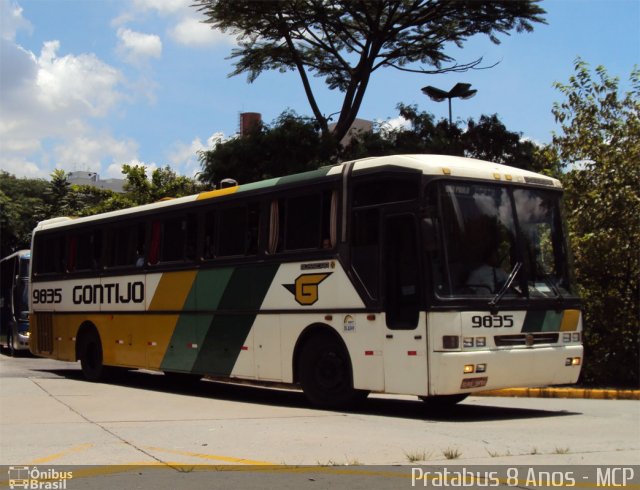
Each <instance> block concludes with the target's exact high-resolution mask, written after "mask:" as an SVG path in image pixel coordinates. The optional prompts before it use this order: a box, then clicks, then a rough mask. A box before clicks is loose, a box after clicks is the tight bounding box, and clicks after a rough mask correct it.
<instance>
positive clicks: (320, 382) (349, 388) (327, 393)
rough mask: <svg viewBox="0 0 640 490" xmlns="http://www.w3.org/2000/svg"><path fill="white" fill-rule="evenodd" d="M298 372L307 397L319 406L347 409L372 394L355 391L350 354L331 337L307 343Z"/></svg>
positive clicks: (303, 348) (324, 336)
mask: <svg viewBox="0 0 640 490" xmlns="http://www.w3.org/2000/svg"><path fill="white" fill-rule="evenodd" d="M298 373H299V379H300V384H301V385H302V390H303V391H304V394H305V396H306V397H307V399H308V400H309V401H310V402H311V404H312V405H315V406H317V407H322V408H330V409H338V408H348V407H351V406H353V405H355V404H357V403H358V402H362V401H363V400H364V399H365V398H366V397H367V395H368V394H369V392H367V391H362V390H356V389H354V388H353V376H352V371H351V360H350V359H349V354H348V352H347V351H346V349H345V348H344V346H343V344H342V343H341V342H340V341H339V340H338V339H336V338H335V337H334V336H332V335H328V334H319V335H314V336H313V337H312V338H310V339H308V340H307V341H306V342H305V344H304V345H303V346H302V350H301V351H300V360H299V362H298Z"/></svg>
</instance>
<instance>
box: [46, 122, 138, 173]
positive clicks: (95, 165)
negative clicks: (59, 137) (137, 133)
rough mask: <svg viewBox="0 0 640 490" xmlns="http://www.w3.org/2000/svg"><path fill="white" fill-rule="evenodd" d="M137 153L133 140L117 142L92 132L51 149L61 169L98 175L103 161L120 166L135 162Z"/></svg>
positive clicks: (106, 135)
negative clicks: (96, 173)
mask: <svg viewBox="0 0 640 490" xmlns="http://www.w3.org/2000/svg"><path fill="white" fill-rule="evenodd" d="M137 152H138V145H137V143H136V142H134V141H133V140H117V139H115V138H114V137H113V136H111V135H109V134H101V133H99V132H94V131H92V132H89V133H87V134H84V135H81V136H77V137H75V138H69V139H66V140H65V141H64V142H62V143H60V144H59V145H56V146H55V148H54V149H53V153H54V155H55V157H56V161H57V162H61V166H62V168H64V169H66V170H84V171H87V172H98V173H100V170H101V168H102V163H103V162H104V161H105V160H106V161H107V163H108V164H109V165H118V166H121V165H122V164H123V163H129V162H130V161H132V160H135V158H136V155H137Z"/></svg>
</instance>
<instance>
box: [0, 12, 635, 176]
mask: <svg viewBox="0 0 640 490" xmlns="http://www.w3.org/2000/svg"><path fill="white" fill-rule="evenodd" d="M191 3H192V0H59V1H53V0H0V42H1V45H0V170H4V171H7V172H9V173H11V174H14V175H16V176H19V177H42V178H48V177H49V176H50V174H51V172H52V171H53V170H55V169H57V168H61V169H63V170H65V171H67V172H69V171H78V170H81V171H90V172H98V173H99V174H100V177H101V178H103V179H106V178H119V177H122V174H121V172H120V169H121V166H122V164H125V163H129V164H141V165H145V166H147V167H148V168H149V169H153V168H157V167H163V166H165V165H169V166H170V167H171V168H172V169H174V170H175V171H176V172H178V173H179V174H182V175H187V176H194V175H195V174H196V173H197V172H198V171H199V170H200V165H199V163H198V159H197V154H198V151H201V150H204V149H207V148H210V147H212V145H214V144H215V142H216V141H218V140H220V139H221V138H222V139H224V138H229V137H232V136H233V135H234V134H236V133H237V131H238V130H239V114H240V113H241V112H259V113H261V114H262V117H263V120H264V121H265V122H267V123H269V122H272V121H273V120H274V119H275V118H276V117H277V116H278V115H279V114H281V113H282V112H283V111H284V110H287V109H289V110H293V111H295V112H296V113H298V114H300V115H307V116H309V115H311V114H312V113H311V110H310V108H309V105H308V102H307V99H306V97H305V95H304V91H303V89H302V85H301V83H300V80H299V77H298V75H297V73H295V72H288V73H285V74H281V73H278V72H265V73H263V74H262V75H261V76H260V77H259V78H258V79H257V80H256V81H255V82H253V83H252V84H249V83H248V82H247V79H246V76H244V75H240V76H235V77H231V78H229V77H228V74H229V73H230V72H231V71H232V62H231V61H230V60H229V59H227V58H228V56H229V54H230V52H231V50H232V49H233V47H234V46H235V38H234V37H232V36H230V35H228V34H224V33H221V32H218V31H214V30H212V29H211V28H210V27H209V26H207V25H205V24H203V23H202V22H201V20H202V18H203V17H202V14H200V13H198V12H197V10H196V9H195V8H193V7H191V6H190V5H191ZM540 5H541V6H542V7H543V8H544V9H545V10H546V11H547V14H546V16H545V18H546V20H547V25H543V24H536V25H535V27H534V30H533V32H531V33H515V32H513V33H512V34H511V35H510V36H506V35H502V36H500V40H501V44H499V45H495V44H493V43H491V42H490V41H489V40H488V39H487V38H486V36H476V37H473V38H470V39H469V40H468V41H467V42H466V43H465V44H464V46H463V47H462V48H457V47H455V46H453V47H451V48H449V49H447V51H446V52H447V54H449V55H450V56H452V57H453V58H455V59H456V60H457V61H458V62H459V63H465V62H469V61H473V60H475V59H476V58H478V57H483V60H484V63H485V64H486V65H492V64H494V63H498V64H497V65H496V66H495V67H494V68H491V69H487V70H475V71H469V72H466V73H451V74H444V75H418V74H409V73H403V72H399V71H396V70H394V69H392V68H390V69H385V70H379V71H377V72H375V74H374V75H373V78H372V80H371V83H370V85H369V88H368V90H367V93H366V95H365V99H364V102H363V104H362V107H361V110H360V113H359V115H358V117H359V118H363V119H369V120H374V121H389V123H390V124H399V123H402V121H399V120H398V111H397V109H396V107H397V105H398V103H404V104H415V105H417V106H418V109H420V110H424V111H428V112H431V113H433V114H434V115H435V116H436V117H437V118H442V117H448V107H447V103H446V102H443V103H436V102H433V101H431V100H430V99H428V98H427V97H426V96H425V95H424V94H422V93H421V91H420V88H421V87H424V86H426V85H433V86H436V87H439V88H442V89H444V90H449V89H450V88H451V87H453V85H455V84H456V83H458V82H466V83H471V84H472V88H474V89H477V90H478V92H477V94H476V96H475V97H473V98H471V99H468V100H460V99H454V100H453V118H454V120H466V119H468V118H474V119H477V118H479V117H480V115H482V114H498V116H499V117H500V119H501V120H502V121H503V122H504V124H505V125H506V127H507V129H509V130H510V131H517V132H520V133H522V135H523V137H524V138H528V139H531V140H533V141H536V142H539V143H548V142H550V141H551V138H552V134H553V131H554V130H555V131H558V127H557V126H556V125H555V123H554V119H553V115H552V113H551V109H552V106H553V103H554V102H557V101H561V100H562V96H561V94H560V93H559V92H558V91H557V89H555V88H553V83H554V82H563V83H564V82H567V81H568V79H569V77H570V76H571V75H572V73H573V66H574V61H575V59H576V57H578V56H580V57H582V59H583V60H585V61H586V62H588V63H589V64H590V65H591V67H592V68H594V69H595V67H596V66H598V65H604V66H605V67H606V69H607V71H608V73H609V74H610V75H613V76H618V77H619V78H620V87H621V89H622V90H624V89H625V88H628V87H629V84H628V78H629V74H630V73H631V71H632V69H633V67H634V65H640V0H543V1H542V2H541V4H540ZM313 86H314V89H315V90H316V93H317V97H318V102H319V105H320V109H321V111H322V112H323V113H324V114H327V115H328V114H331V113H333V112H336V111H338V110H339V108H340V103H341V97H340V93H337V92H332V91H330V90H329V89H328V88H327V87H326V85H325V84H324V83H323V81H322V80H321V79H317V78H316V79H313Z"/></svg>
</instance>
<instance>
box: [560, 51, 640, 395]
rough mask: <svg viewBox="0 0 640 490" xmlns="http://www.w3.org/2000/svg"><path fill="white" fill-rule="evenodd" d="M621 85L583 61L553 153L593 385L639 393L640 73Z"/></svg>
mask: <svg viewBox="0 0 640 490" xmlns="http://www.w3.org/2000/svg"><path fill="white" fill-rule="evenodd" d="M618 83H619V81H618V79H617V78H613V77H611V76H609V75H608V73H607V71H606V69H605V68H604V67H602V66H599V67H597V68H596V70H595V74H593V73H592V72H591V70H590V68H589V65H588V64H587V63H585V62H584V61H583V60H582V59H577V60H576V62H575V75H573V76H571V77H570V79H569V83H568V84H562V83H556V84H555V87H556V88H557V89H558V90H559V91H560V92H561V93H562V94H563V95H564V97H565V100H564V102H561V103H556V104H554V107H553V114H554V116H555V118H556V121H557V122H559V123H560V125H561V132H560V133H559V134H555V135H554V137H553V148H554V149H555V151H556V153H557V155H558V158H559V160H560V161H561V162H562V164H563V165H564V166H565V168H566V169H567V170H568V171H567V173H566V175H565V176H564V178H563V180H564V182H563V183H564V186H565V189H566V201H567V208H568V209H569V226H570V236H571V242H572V247H573V251H574V254H575V268H576V276H577V280H578V283H579V284H580V290H581V295H582V298H583V300H584V312H583V318H584V326H585V333H584V342H585V350H586V353H585V358H586V360H587V362H586V363H585V367H584V371H583V379H584V381H585V382H588V383H596V384H605V385H606V384H616V385H629V386H636V387H637V386H638V385H639V384H640V383H639V381H640V377H639V372H638V369H639V355H638V354H639V351H640V348H639V341H640V339H639V336H638V330H639V326H638V317H639V313H640V312H639V306H638V298H639V297H640V284H639V283H640V254H639V253H638V244H639V243H640V70H638V68H637V67H636V68H635V69H634V70H633V71H632V73H631V76H630V83H631V90H630V91H629V92H628V93H626V94H624V95H623V96H620V95H619V94H618Z"/></svg>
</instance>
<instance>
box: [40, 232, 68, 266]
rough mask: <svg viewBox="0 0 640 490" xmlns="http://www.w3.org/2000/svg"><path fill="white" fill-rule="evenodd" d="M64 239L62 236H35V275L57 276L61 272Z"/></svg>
mask: <svg viewBox="0 0 640 490" xmlns="http://www.w3.org/2000/svg"><path fill="white" fill-rule="evenodd" d="M63 244H64V239H63V237H62V236H41V235H39V234H38V235H36V242H35V250H36V253H35V254H34V256H35V258H36V260H35V264H34V267H35V273H36V274H59V273H61V272H62V271H63V267H62V264H63V257H62V256H63V253H64V252H63V250H64V245H63Z"/></svg>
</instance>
